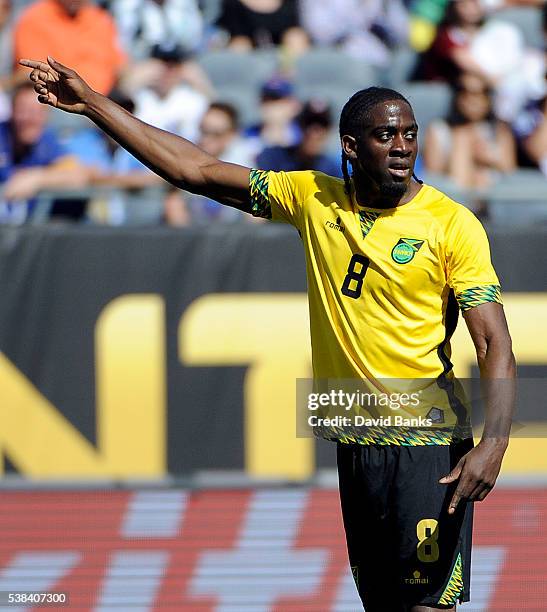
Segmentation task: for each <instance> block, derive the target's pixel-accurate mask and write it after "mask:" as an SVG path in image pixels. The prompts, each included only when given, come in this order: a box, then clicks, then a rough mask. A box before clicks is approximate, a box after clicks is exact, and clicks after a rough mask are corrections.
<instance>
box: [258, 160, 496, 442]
mask: <svg viewBox="0 0 547 612" xmlns="http://www.w3.org/2000/svg"><path fill="white" fill-rule="evenodd" d="M250 197H251V204H252V210H253V214H254V215H255V216H260V217H265V218H271V219H273V220H278V221H283V222H286V223H290V224H291V225H293V226H295V227H296V229H297V230H298V232H299V234H300V236H301V239H302V242H303V245H304V251H305V257H306V272H307V282H308V296H309V310H310V327H311V343H312V363H313V375H314V379H315V380H318V381H333V380H345V381H351V380H359V381H362V382H364V383H365V385H366V387H367V388H371V389H375V390H376V391H378V392H382V393H385V392H390V393H391V392H392V391H398V392H401V391H408V390H418V389H419V390H420V392H424V391H425V395H423V396H422V398H426V397H427V398H428V399H423V401H422V402H421V404H420V407H419V409H418V412H419V413H420V415H417V413H416V410H414V411H413V410H412V409H411V407H408V408H403V413H406V414H407V416H414V417H416V416H422V417H425V416H427V415H428V414H429V415H433V416H435V417H437V418H433V419H432V422H433V423H432V427H433V430H435V431H434V433H432V432H431V431H430V430H429V429H427V428H426V429H427V431H426V433H425V434H423V432H422V428H419V429H420V432H419V433H416V428H411V429H413V431H414V433H412V431H411V432H410V433H408V432H407V433H408V437H409V439H408V440H407V439H406V438H405V435H402V436H401V435H400V431H401V430H399V431H398V432H397V433H393V430H390V429H387V430H386V428H385V427H383V428H382V427H380V428H379V429H378V430H377V431H376V433H377V434H378V435H375V434H374V431H375V430H374V427H373V428H371V429H370V430H367V435H365V436H361V437H359V436H357V435H353V436H351V435H350V436H348V435H346V434H343V433H341V432H339V435H335V436H334V437H336V438H338V439H342V441H350V442H351V441H357V442H361V443H380V444H381V443H389V444H400V443H403V444H404V443H410V444H421V443H423V444H439V443H440V444H447V443H450V441H451V439H452V434H451V432H452V431H453V427H454V425H455V424H456V423H457V422H458V419H460V420H461V418H463V417H462V415H460V416H458V414H457V413H458V409H457V408H455V407H454V397H452V398H451V397H450V396H451V393H452V391H454V388H453V387H454V384H455V381H454V379H453V374H452V364H451V362H450V356H451V349H450V337H451V335H452V333H453V332H454V330H455V328H456V322H457V318H458V305H459V308H460V309H461V310H467V309H469V308H473V307H475V306H478V305H480V304H483V303H485V302H498V303H501V295H500V285H499V281H498V278H497V276H496V273H495V271H494V268H493V266H492V263H491V260H490V249H489V244H488V239H487V236H486V233H485V231H484V228H483V227H482V225H481V223H480V221H479V220H478V219H477V218H476V217H475V215H474V214H473V213H472V212H471V211H469V210H468V209H467V208H465V207H464V206H462V205H461V204H458V203H456V202H454V201H453V200H451V199H450V198H449V197H447V196H446V195H445V194H443V193H442V192H440V191H438V190H437V189H435V188H434V187H432V186H430V185H422V186H421V188H420V190H419V191H418V193H417V194H416V196H415V197H414V198H413V199H412V200H410V201H409V202H408V203H406V204H403V205H400V206H397V207H395V208H389V209H375V208H369V207H366V206H362V205H360V204H358V203H357V200H356V198H355V195H354V193H351V194H347V193H346V192H345V188H344V182H343V181H342V180H341V179H337V178H333V177H330V176H327V175H325V174H322V173H320V172H315V171H302V172H269V171H262V170H252V171H251V175H250ZM447 383H450V385H451V388H450V389H447ZM457 395H458V394H457V393H456V396H457ZM460 399H461V401H463V399H462V398H460ZM456 403H457V402H456ZM399 409H400V407H399ZM432 409H435V410H436V412H433V413H431V412H430V411H431V410H432ZM389 410H390V409H389V408H388V409H387V410H384V411H383V412H384V413H386V412H388V413H389ZM439 411H440V413H439ZM368 412H370V413H371V414H373V413H374V411H371V410H368ZM379 412H380V413H381V412H382V410H380V411H379ZM373 430H374V431H373ZM390 432H392V433H390ZM331 433H332V432H331ZM369 434H370V435H369ZM325 437H330V435H326V436H325ZM420 437H421V438H423V439H422V440H421V441H420V440H418V438H420Z"/></svg>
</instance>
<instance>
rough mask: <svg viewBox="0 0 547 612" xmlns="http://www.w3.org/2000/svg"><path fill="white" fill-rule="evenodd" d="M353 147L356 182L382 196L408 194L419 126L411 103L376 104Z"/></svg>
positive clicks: (398, 101) (391, 101) (416, 149)
mask: <svg viewBox="0 0 547 612" xmlns="http://www.w3.org/2000/svg"><path fill="white" fill-rule="evenodd" d="M346 146H347V144H346V145H345V148H346ZM353 146H354V151H353V158H352V156H351V155H350V160H351V162H352V165H353V171H354V174H355V177H356V180H358V181H360V182H361V183H365V184H368V185H369V187H371V188H373V189H374V190H375V191H379V192H380V194H381V195H385V196H389V197H397V196H398V197H402V196H403V195H404V194H405V192H406V191H407V189H408V186H409V184H410V181H411V179H412V174H413V173H414V164H415V163H416V155H417V154H418V126H417V124H416V119H415V118H414V113H413V112H412V109H411V108H410V106H409V105H408V104H406V103H405V102H403V101H402V100H389V101H387V102H381V103H379V104H377V105H376V106H375V107H374V108H373V109H372V110H371V112H370V113H369V115H368V117H367V120H366V122H365V125H364V126H363V129H362V132H361V135H360V136H359V137H358V138H355V139H354V145H353ZM346 152H347V148H346Z"/></svg>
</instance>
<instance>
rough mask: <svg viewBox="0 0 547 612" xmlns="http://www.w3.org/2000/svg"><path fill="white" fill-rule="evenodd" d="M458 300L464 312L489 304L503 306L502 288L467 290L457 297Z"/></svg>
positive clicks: (495, 286)
mask: <svg viewBox="0 0 547 612" xmlns="http://www.w3.org/2000/svg"><path fill="white" fill-rule="evenodd" d="M456 299H457V300H458V304H459V306H460V309H461V311H462V312H465V311H466V310H469V309H470V308H475V306H480V305H481V304H486V303H487V302H497V303H498V304H503V302H502V301H501V287H500V286H499V285H480V286H479V287H472V288H471V289H465V290H464V291H462V292H461V293H459V294H458V295H456Z"/></svg>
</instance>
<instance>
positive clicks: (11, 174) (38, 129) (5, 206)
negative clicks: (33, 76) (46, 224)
mask: <svg viewBox="0 0 547 612" xmlns="http://www.w3.org/2000/svg"><path fill="white" fill-rule="evenodd" d="M47 116H48V107H47V106H44V105H42V104H40V103H39V102H38V101H37V100H36V94H35V92H34V87H33V85H32V83H29V82H25V83H24V84H22V85H19V86H18V87H17V88H16V89H15V91H14V93H13V98H12V113H11V119H10V121H9V122H6V123H2V124H0V186H1V189H0V194H1V195H0V222H2V223H13V224H20V223H24V222H25V221H26V220H27V218H28V217H29V215H31V214H32V212H33V210H34V208H35V205H36V196H37V195H38V194H39V192H40V191H42V190H45V189H62V188H66V187H68V188H78V187H82V186H83V185H84V184H85V180H86V174H85V172H84V170H83V169H82V168H81V167H80V166H79V165H78V163H77V161H76V159H75V158H74V157H72V156H70V155H68V154H67V151H66V150H65V149H64V148H63V147H62V146H61V144H60V143H59V141H58V140H57V138H56V137H55V135H54V134H53V133H52V132H51V131H49V130H48V129H47V128H46V122H47Z"/></svg>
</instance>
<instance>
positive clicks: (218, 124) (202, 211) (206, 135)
mask: <svg viewBox="0 0 547 612" xmlns="http://www.w3.org/2000/svg"><path fill="white" fill-rule="evenodd" d="M198 144H199V146H200V147H201V148H202V149H203V150H204V151H206V152H207V153H209V155H213V156H214V157H216V158H218V159H222V160H223V161H227V162H232V163H234V164H240V165H242V166H249V167H252V166H254V165H255V164H254V162H255V160H254V155H253V151H252V149H251V148H250V147H249V144H248V143H247V141H245V140H244V139H243V138H242V137H241V135H240V132H239V120H238V114H237V111H236V109H235V108H234V107H233V106H232V105H230V104H226V103H223V102H213V104H211V106H209V109H208V110H207V112H206V113H205V115H204V116H203V119H202V120H201V125H200V137H199V140H198ZM242 217H243V218H246V217H247V216H246V215H244V214H242V213H240V212H239V211H238V210H236V209H235V208H229V207H226V206H222V205H221V204H219V203H218V202H215V201H214V200H209V199H207V198H203V197H200V196H196V195H192V194H187V198H185V197H184V196H182V195H181V192H173V193H171V194H170V196H169V197H168V199H167V202H166V219H167V222H168V223H169V224H170V225H187V224H188V222H189V221H190V219H191V221H192V223H208V222H210V221H212V220H214V221H228V222H233V221H239V220H242Z"/></svg>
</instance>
